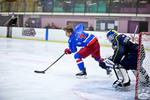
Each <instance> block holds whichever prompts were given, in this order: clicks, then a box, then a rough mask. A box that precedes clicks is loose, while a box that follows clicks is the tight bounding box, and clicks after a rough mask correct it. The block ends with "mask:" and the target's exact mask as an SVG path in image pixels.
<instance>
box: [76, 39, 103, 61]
mask: <svg viewBox="0 0 150 100" xmlns="http://www.w3.org/2000/svg"><path fill="white" fill-rule="evenodd" d="M78 53H79V55H80V56H81V57H82V58H86V57H88V56H89V55H92V57H93V58H95V59H99V58H100V44H99V42H98V41H95V42H94V43H93V44H91V45H90V46H86V47H84V48H82V49H80V50H79V51H78Z"/></svg>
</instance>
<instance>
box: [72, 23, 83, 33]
mask: <svg viewBox="0 0 150 100" xmlns="http://www.w3.org/2000/svg"><path fill="white" fill-rule="evenodd" d="M83 31H84V25H83V24H78V25H77V26H76V27H75V28H74V32H76V33H78V32H83Z"/></svg>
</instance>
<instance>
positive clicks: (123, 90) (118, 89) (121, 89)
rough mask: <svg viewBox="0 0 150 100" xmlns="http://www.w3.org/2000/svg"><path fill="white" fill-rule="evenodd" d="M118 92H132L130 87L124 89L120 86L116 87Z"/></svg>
mask: <svg viewBox="0 0 150 100" xmlns="http://www.w3.org/2000/svg"><path fill="white" fill-rule="evenodd" d="M114 88H115V90H116V91H119V92H125V91H130V86H126V87H125V86H123V87H120V86H117V87H114Z"/></svg>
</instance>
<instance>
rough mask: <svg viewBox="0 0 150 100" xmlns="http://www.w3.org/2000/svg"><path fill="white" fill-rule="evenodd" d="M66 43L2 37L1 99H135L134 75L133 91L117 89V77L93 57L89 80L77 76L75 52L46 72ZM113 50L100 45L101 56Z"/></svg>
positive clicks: (88, 61)
mask: <svg viewBox="0 0 150 100" xmlns="http://www.w3.org/2000/svg"><path fill="white" fill-rule="evenodd" d="M67 47H68V44H67V43H54V42H43V41H31V40H19V39H8V38H0V100H133V98H134V86H135V77H134V76H133V74H132V73H131V72H129V74H130V76H131V79H132V83H131V84H132V86H131V90H130V91H122V92H119V91H115V90H114V89H113V88H112V83H113V82H114V81H115V79H116V78H115V76H114V75H113V76H112V77H108V76H107V75H106V72H105V70H103V69H101V68H100V67H99V66H98V63H97V62H96V61H95V60H94V59H93V58H91V56H90V57H88V58H86V59H84V62H85V66H86V68H87V74H88V78H87V79H77V78H76V77H75V74H76V73H77V72H78V71H79V70H78V68H77V66H76V63H75V60H74V57H73V54H72V55H65V56H64V57H63V58H61V59H60V60H59V61H58V62H57V63H56V64H55V65H53V66H52V67H51V68H50V69H49V70H47V72H46V74H37V73H34V71H35V70H44V69H45V68H47V67H48V66H49V65H50V64H51V63H53V62H54V61H55V60H56V59H57V58H58V57H59V56H61V55H62V54H63V51H64V49H65V48H67ZM112 53H113V51H112V49H111V48H110V47H101V56H102V57H108V56H110V55H112Z"/></svg>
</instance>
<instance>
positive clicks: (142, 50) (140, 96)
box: [135, 32, 150, 100]
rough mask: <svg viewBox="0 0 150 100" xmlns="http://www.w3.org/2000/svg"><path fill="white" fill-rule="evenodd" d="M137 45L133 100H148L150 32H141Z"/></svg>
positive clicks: (149, 88)
mask: <svg viewBox="0 0 150 100" xmlns="http://www.w3.org/2000/svg"><path fill="white" fill-rule="evenodd" d="M138 44H139V46H138V59H137V73H136V86H135V100H150V84H149V81H150V79H149V76H150V32H141V33H140V34H139V38H138Z"/></svg>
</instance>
